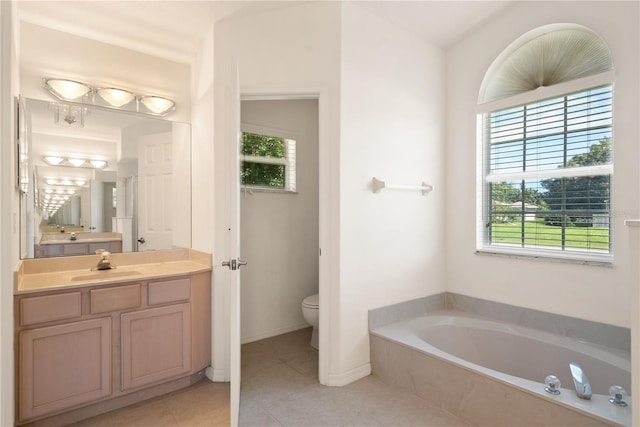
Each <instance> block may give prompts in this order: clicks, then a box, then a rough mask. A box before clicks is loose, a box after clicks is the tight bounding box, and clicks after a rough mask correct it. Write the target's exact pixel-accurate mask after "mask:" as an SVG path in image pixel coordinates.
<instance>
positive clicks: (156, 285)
mask: <svg viewBox="0 0 640 427" xmlns="http://www.w3.org/2000/svg"><path fill="white" fill-rule="evenodd" d="M148 294H149V295H148V303H149V305H155V304H164V303H167V302H175V301H184V300H188V299H189V298H190V297H191V281H190V280H189V279H188V278H185V279H176V280H164V281H162V282H151V283H149V293H148Z"/></svg>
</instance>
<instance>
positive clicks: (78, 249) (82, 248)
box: [62, 243, 87, 255]
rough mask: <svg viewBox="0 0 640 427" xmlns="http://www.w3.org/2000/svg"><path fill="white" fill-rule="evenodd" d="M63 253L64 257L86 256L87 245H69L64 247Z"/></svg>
mask: <svg viewBox="0 0 640 427" xmlns="http://www.w3.org/2000/svg"><path fill="white" fill-rule="evenodd" d="M62 253H63V254H64V255H86V254H87V245H86V244H85V243H69V244H67V245H62Z"/></svg>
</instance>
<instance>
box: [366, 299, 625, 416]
mask: <svg viewBox="0 0 640 427" xmlns="http://www.w3.org/2000/svg"><path fill="white" fill-rule="evenodd" d="M370 338H371V364H372V370H373V373H374V375H377V376H379V377H380V378H381V379H382V380H383V381H389V382H390V383H392V384H395V385H397V386H399V387H401V388H404V389H406V390H408V391H411V392H413V393H415V394H417V395H418V396H420V397H422V398H425V399H426V400H429V401H430V402H431V403H433V404H435V405H437V406H439V407H441V408H442V409H444V410H447V411H448V412H450V413H453V414H454V415H457V416H459V417H460V418H462V419H463V420H465V421H467V422H470V423H472V424H476V425H488V426H498V425H505V426H512V425H517V426H519V425H526V426H541V425H545V426H571V425H575V426H587V425H618V426H628V425H630V424H631V409H630V407H626V408H623V407H617V406H614V405H612V404H611V403H609V401H608V399H609V391H608V390H609V387H610V386H611V385H614V384H616V385H620V386H622V387H624V389H625V390H626V391H627V392H629V393H630V390H631V384H630V383H631V374H630V370H631V368H630V353H629V352H628V351H624V350H619V349H612V348H605V347H602V346H598V345H591V344H588V343H586V342H581V341H578V340H576V339H572V338H569V337H566V336H561V335H556V334H553V333H549V332H544V331H540V330H536V329H531V328H527V327H523V326H518V325H514V324H509V323H504V322H499V321H494V320H489V319H485V318H481V317H478V316H476V315H473V314H469V313H465V312H461V311H455V310H439V311H436V312H433V313H431V314H428V315H425V316H421V317H417V318H413V319H409V320H405V321H400V322H396V323H392V324H389V325H385V326H381V327H379V328H376V329H373V330H371V337H370ZM569 362H577V363H578V364H579V365H580V366H581V367H582V368H583V370H584V371H585V373H586V374H587V376H588V377H589V380H590V383H591V387H592V391H593V397H592V399H591V400H584V399H579V398H578V397H577V396H576V393H575V390H574V388H573V381H572V378H571V373H570V370H569ZM550 374H553V375H556V376H557V377H558V378H559V379H560V381H561V383H562V386H561V393H560V394H559V395H552V394H549V393H547V392H546V391H545V390H544V388H545V386H544V379H545V377H546V376H547V375H550ZM625 401H626V402H627V403H629V405H630V403H631V399H630V397H629V396H627V398H626V399H625Z"/></svg>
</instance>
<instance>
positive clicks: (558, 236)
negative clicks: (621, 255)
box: [478, 85, 613, 262]
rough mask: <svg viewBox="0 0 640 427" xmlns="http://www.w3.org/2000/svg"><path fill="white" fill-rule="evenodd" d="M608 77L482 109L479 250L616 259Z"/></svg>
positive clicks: (610, 92) (607, 260)
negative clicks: (571, 89)
mask: <svg viewBox="0 0 640 427" xmlns="http://www.w3.org/2000/svg"><path fill="white" fill-rule="evenodd" d="M612 97H613V95H612V87H611V86H610V85H608V86H603V87H596V88H592V89H588V90H583V91H580V92H575V93H570V94H566V95H563V96H557V97H554V98H551V99H545V100H540V101H535V102H531V103H528V104H526V105H520V106H516V107H511V108H506V109H502V110H499V111H492V112H489V113H485V114H483V115H482V146H483V153H484V158H483V160H482V170H483V177H482V184H481V185H482V211H483V214H482V219H481V221H482V222H481V224H479V229H480V230H479V231H480V233H479V238H478V243H479V244H478V246H479V250H481V251H482V250H489V251H498V252H506V253H516V254H524V255H534V256H549V257H561V258H574V259H580V260H586V261H589V260H600V261H605V262H610V260H611V247H612V244H611V243H612V242H611V212H612V211H611V176H612V173H613V163H612V141H613V139H612V138H613V135H612V124H613V117H612V111H613V104H612Z"/></svg>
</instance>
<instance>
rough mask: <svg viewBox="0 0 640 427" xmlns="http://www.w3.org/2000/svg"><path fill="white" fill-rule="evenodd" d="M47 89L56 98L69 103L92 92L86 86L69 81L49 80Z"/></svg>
mask: <svg viewBox="0 0 640 427" xmlns="http://www.w3.org/2000/svg"><path fill="white" fill-rule="evenodd" d="M45 87H46V88H47V90H48V91H49V92H51V93H52V94H54V95H55V96H56V97H58V98H62V99H65V100H67V101H71V100H74V99H78V98H81V97H83V96H85V95H86V94H87V93H89V92H90V91H91V88H90V87H89V86H87V85H86V84H84V83H80V82H77V81H75V80H67V79H47V80H45Z"/></svg>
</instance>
